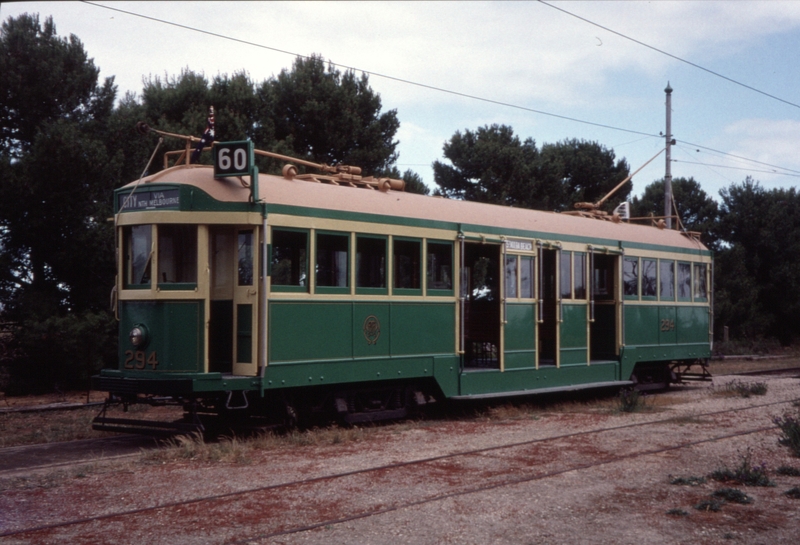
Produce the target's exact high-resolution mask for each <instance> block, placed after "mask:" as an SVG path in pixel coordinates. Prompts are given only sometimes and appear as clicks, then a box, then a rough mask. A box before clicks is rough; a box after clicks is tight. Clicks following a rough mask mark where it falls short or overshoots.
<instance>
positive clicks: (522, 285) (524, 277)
mask: <svg viewBox="0 0 800 545" xmlns="http://www.w3.org/2000/svg"><path fill="white" fill-rule="evenodd" d="M519 261H520V263H519V296H520V297H522V298H523V299H533V272H534V268H533V263H534V261H533V258H532V257H520V258H519Z"/></svg>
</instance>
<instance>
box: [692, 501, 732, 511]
mask: <svg viewBox="0 0 800 545" xmlns="http://www.w3.org/2000/svg"><path fill="white" fill-rule="evenodd" d="M724 503H725V501H724V500H717V499H714V498H711V499H708V500H703V501H701V502H700V503H698V504H697V505H695V506H694V508H695V509H697V510H698V511H713V512H714V513H716V512H717V511H719V510H720V509H722V505H723V504H724Z"/></svg>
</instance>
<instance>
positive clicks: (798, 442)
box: [774, 413, 800, 457]
mask: <svg viewBox="0 0 800 545" xmlns="http://www.w3.org/2000/svg"><path fill="white" fill-rule="evenodd" d="M774 422H775V425H776V426H778V427H779V428H780V430H781V436H780V437H779V438H778V442H779V443H780V444H781V445H783V446H785V447H789V450H791V451H792V454H794V455H795V456H797V457H800V417H798V415H792V414H788V413H787V414H785V415H783V416H782V417H777V418H775V420H774Z"/></svg>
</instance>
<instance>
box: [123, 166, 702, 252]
mask: <svg viewBox="0 0 800 545" xmlns="http://www.w3.org/2000/svg"><path fill="white" fill-rule="evenodd" d="M141 183H143V184H145V185H146V184H148V183H165V184H173V183H174V184H189V185H192V186H195V187H197V188H199V189H201V190H203V191H204V192H206V193H208V194H209V195H210V196H211V197H212V198H214V199H215V200H217V201H220V202H247V201H248V200H249V197H250V189H249V188H247V187H245V186H244V185H243V184H242V183H241V182H240V181H239V179H237V178H226V179H222V180H218V179H214V177H213V168H212V167H210V166H205V165H181V166H176V167H173V168H170V169H166V170H163V171H161V172H158V173H156V174H153V175H151V176H148V177H146V178H144V179H143V180H142V182H141ZM133 185H134V184H129V185H128V186H126V187H132V186H133ZM258 185H259V197H260V200H261V202H265V203H267V205H268V207H269V205H284V206H292V207H303V208H311V209H319V210H330V211H337V212H344V213H348V212H349V213H354V214H369V215H378V216H386V217H395V218H408V219H413V220H422V221H425V220H427V221H436V222H450V223H457V224H464V225H465V226H485V227H494V228H499V229H507V230H513V231H534V232H538V233H546V234H548V235H552V237H553V238H554V239H558V238H559V235H561V236H563V235H567V236H570V237H585V238H590V239H607V240H617V241H622V242H632V243H638V244H645V245H658V246H670V247H674V248H682V249H687V250H700V251H705V250H707V248H706V247H705V246H704V245H703V244H701V243H700V242H698V241H697V240H694V239H692V238H690V237H687V236H685V235H683V234H681V233H680V232H678V231H676V230H668V229H659V228H657V227H653V226H650V225H640V224H633V223H627V222H619V223H614V222H612V221H604V220H600V219H594V218H586V217H581V216H573V215H569V214H560V213H557V212H545V211H541V210H530V209H527V208H513V207H509V206H502V205H495V204H485V203H477V202H470V201H459V200H454V199H446V198H441V197H431V196H427V195H418V194H415V193H406V192H403V191H391V190H390V191H387V192H382V191H377V190H372V189H364V188H350V187H339V186H336V185H333V184H326V183H315V182H310V181H306V180H299V179H294V180H288V179H286V178H283V177H281V176H273V175H269V174H259V183H258ZM140 187H141V186H140ZM469 230H473V229H471V228H469Z"/></svg>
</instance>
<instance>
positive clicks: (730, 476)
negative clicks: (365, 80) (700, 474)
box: [709, 449, 775, 486]
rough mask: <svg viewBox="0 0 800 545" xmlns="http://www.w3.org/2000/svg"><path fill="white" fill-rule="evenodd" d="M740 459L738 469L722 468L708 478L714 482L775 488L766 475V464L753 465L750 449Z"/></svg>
mask: <svg viewBox="0 0 800 545" xmlns="http://www.w3.org/2000/svg"><path fill="white" fill-rule="evenodd" d="M740 458H741V460H740V463H739V465H738V467H736V468H734V469H729V468H727V467H722V468H720V469H717V470H715V471H713V472H712V473H711V474H710V475H709V477H710V478H711V479H714V480H715V481H720V482H735V483H739V484H743V485H746V486H775V483H774V482H772V481H771V480H770V479H769V476H768V475H767V467H766V464H763V463H762V464H760V465H753V463H752V461H751V459H752V452H751V451H750V449H748V450H747V452H745V453H744V454H743V455H741V456H740Z"/></svg>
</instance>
